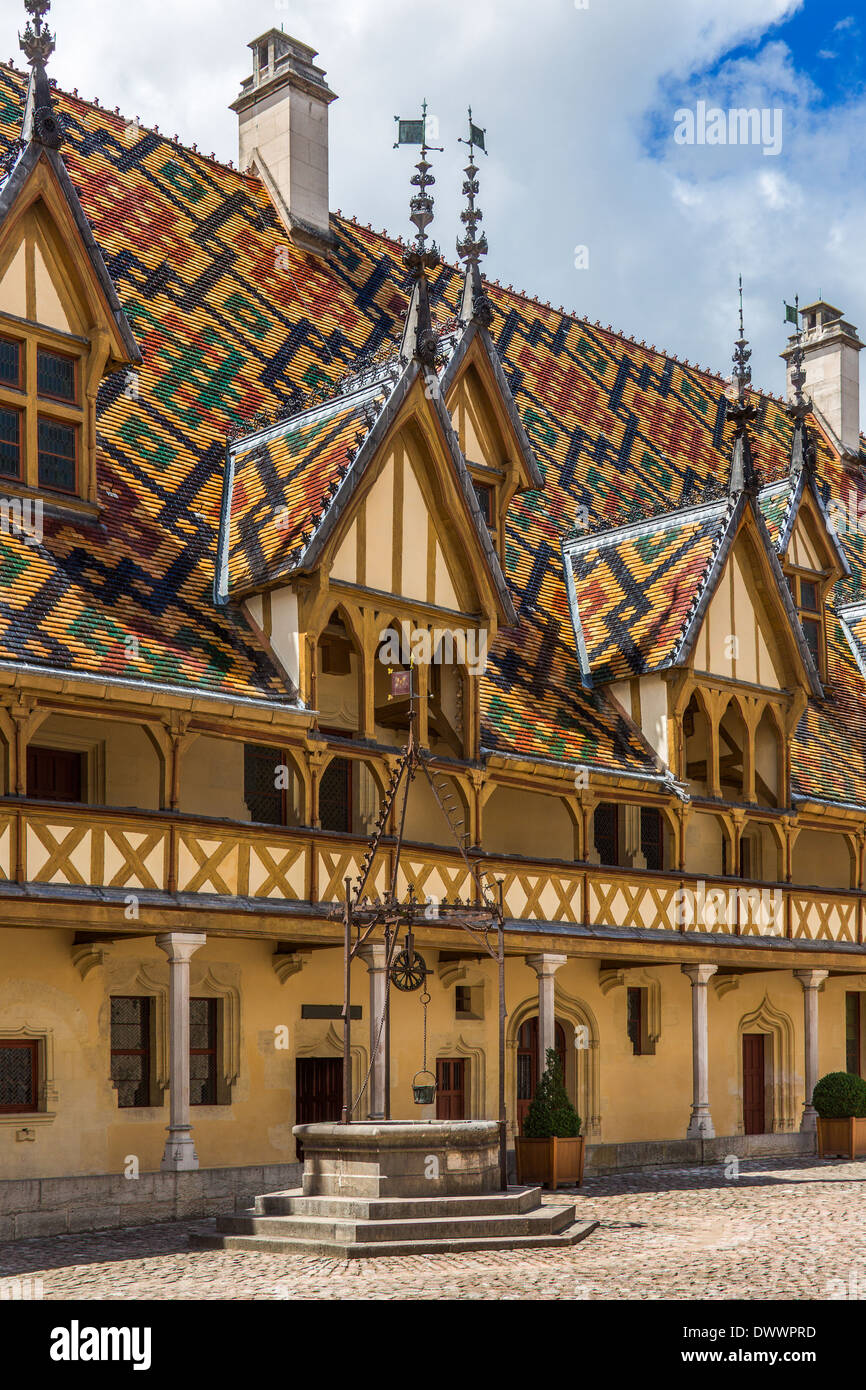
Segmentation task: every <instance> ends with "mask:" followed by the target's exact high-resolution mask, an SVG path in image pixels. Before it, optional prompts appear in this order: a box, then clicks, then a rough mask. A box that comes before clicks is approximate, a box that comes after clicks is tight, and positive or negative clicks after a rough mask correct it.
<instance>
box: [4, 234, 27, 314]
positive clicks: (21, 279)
mask: <svg viewBox="0 0 866 1390" xmlns="http://www.w3.org/2000/svg"><path fill="white" fill-rule="evenodd" d="M26 267H27V250H26V247H25V245H24V243H23V242H22V243H21V245H20V246H19V247H18V249H17V251H16V252H15V253H14V255H13V257H12V261H11V263H10V265H9V266H8V268H7V270H6V273H5V275H3V277H2V279H0V313H3V314H14V315H15V317H16V318H19V319H24V318H26V317H27V268H26Z"/></svg>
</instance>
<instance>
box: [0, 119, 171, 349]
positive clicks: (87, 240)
mask: <svg viewBox="0 0 866 1390" xmlns="http://www.w3.org/2000/svg"><path fill="white" fill-rule="evenodd" d="M43 155H44V156H45V158H46V159H47V161H48V163H49V164H50V166H51V168H52V170H53V172H54V175H55V177H56V179H57V181H58V183H59V184H60V187H61V190H62V192H63V195H64V197H65V199H66V202H67V205H68V207H69V211H70V212H71V214H72V217H73V220H74V222H75V225H76V227H77V229H78V234H79V236H80V237H81V240H82V243H83V245H84V249H85V251H86V252H87V256H88V259H89V261H90V263H91V265H92V267H93V270H94V273H95V275H96V278H97V279H98V281H99V284H100V286H101V288H102V292H103V294H104V295H105V298H106V300H107V301H108V307H109V309H110V311H111V314H112V317H113V319H114V322H115V325H116V327H117V331H118V333H119V334H120V336H121V338H122V340H123V343H124V346H125V347H126V350H127V352H128V353H129V356H130V360H131V361H132V362H133V363H134V364H135V365H136V366H141V364H142V362H143V360H144V359H143V357H142V354H141V348H140V347H139V345H138V342H137V340H136V338H135V335H134V333H133V331H132V329H131V328H130V326H129V322H128V320H127V317H126V314H125V313H124V311H123V306H122V305H121V303H120V300H119V299H118V297H117V290H116V289H115V286H114V281H113V280H112V278H111V276H110V275H109V273H108V267H107V265H106V264H105V261H104V259H103V256H102V252H101V251H100V249H99V247H98V246H97V244H96V240H95V238H94V235H93V229H92V227H91V226H90V223H89V222H88V220H87V218H86V217H85V215H84V209H83V208H82V206H81V202H80V201H79V197H78V194H77V193H76V191H75V185H74V184H73V182H72V180H71V178H70V177H69V170H68V169H67V168H66V164H65V163H64V161H63V157H62V155H61V154H60V153H59V152H58V151H57V150H52V149H48V148H47V147H46V146H44V145H38V144H36V143H34V142H33V141H31V142H30V144H29V145H28V146H27V148H26V149H25V151H24V153H23V154H22V155H21V158H20V159H19V160H18V162H17V163H16V165H15V167H14V169H13V170H12V173H11V174H10V175H9V178H8V179H7V180H6V182H5V184H4V185H3V189H2V192H0V223H2V222H3V221H4V220H5V218H6V216H7V215H8V213H9V212H10V211H11V209H12V207H13V206H14V204H15V201H16V199H17V198H18V195H19V193H20V192H21V189H22V188H23V186H24V184H25V183H26V181H27V179H28V178H29V176H30V174H31V173H32V172H33V170H34V169H35V168H36V166H37V164H38V163H39V160H40V158H42V156H43Z"/></svg>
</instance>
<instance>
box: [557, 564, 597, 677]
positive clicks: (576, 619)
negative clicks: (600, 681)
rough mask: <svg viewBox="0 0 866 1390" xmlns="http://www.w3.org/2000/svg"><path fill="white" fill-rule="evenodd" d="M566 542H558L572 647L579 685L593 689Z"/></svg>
mask: <svg viewBox="0 0 866 1390" xmlns="http://www.w3.org/2000/svg"><path fill="white" fill-rule="evenodd" d="M566 547H567V541H566V540H565V539H564V538H563V540H562V541H561V542H560V551H561V553H562V572H563V574H564V575H565V592H566V597H567V598H568V613H569V617H570V618H571V627H572V631H573V632H574V645H575V647H576V649H577V660H578V663H579V665H580V680H581V684H582V685H583V686H584V687H585V689H587V690H591V689H592V688H593V680H592V668H591V666H590V663H589V653H588V652H587V649H586V637H585V635H584V631H583V623H582V622H581V620H580V604H579V602H578V598H577V585H576V584H575V582H574V569H573V567H572V564H571V556H572V554H573V552H572V551H569V550H567V548H566Z"/></svg>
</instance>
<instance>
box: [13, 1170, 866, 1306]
mask: <svg viewBox="0 0 866 1390" xmlns="http://www.w3.org/2000/svg"><path fill="white" fill-rule="evenodd" d="M732 1168H733V1163H731V1164H730V1165H729V1167H728V1169H727V1174H728V1175H726V1169H725V1168H723V1167H719V1166H713V1167H705V1168H698V1167H694V1168H655V1169H648V1170H643V1171H641V1172H633V1173H618V1174H617V1175H616V1176H604V1177H595V1178H588V1179H587V1180H586V1182H585V1184H584V1186H583V1188H582V1189H580V1190H578V1191H575V1192H573V1193H568V1194H567V1195H568V1200H572V1199H573V1200H575V1201H576V1203H577V1214H578V1217H579V1219H581V1220H595V1221H598V1222H599V1226H598V1227H597V1229H596V1230H595V1231H593V1233H592V1234H591V1235H590V1236H589V1237H588V1238H587V1239H586V1240H584V1241H583V1242H581V1243H580V1244H579V1245H576V1246H574V1247H572V1248H571V1249H566V1250H562V1249H561V1250H534V1251H497V1252H491V1253H488V1252H474V1253H471V1254H455V1255H423V1256H415V1257H412V1256H410V1257H402V1258H396V1257H387V1258H380V1259H375V1260H352V1261H342V1260H340V1261H336V1260H333V1259H327V1258H320V1257H315V1256H308V1255H270V1254H253V1253H248V1252H239V1251H215V1250H214V1251H207V1250H206V1251H191V1250H190V1249H189V1248H188V1245H187V1237H188V1235H189V1232H190V1231H192V1230H196V1229H200V1228H202V1226H203V1225H204V1226H205V1228H206V1224H207V1223H201V1222H177V1223H171V1224H164V1225H155V1226H146V1227H143V1226H139V1227H135V1228H134V1229H126V1230H114V1231H103V1232H94V1233H85V1234H81V1235H75V1236H71V1235H70V1236H57V1237H54V1238H51V1239H40V1240H23V1241H15V1242H9V1243H7V1244H3V1245H0V1283H2V1280H3V1279H9V1278H15V1277H18V1278H22V1279H24V1278H29V1279H33V1278H41V1279H42V1280H43V1296H44V1298H45V1299H58V1300H60V1299H251V1300H262V1301H267V1300H270V1301H277V1300H282V1299H400V1300H405V1299H467V1298H469V1299H590V1300H591V1299H642V1300H643V1299H687V1298H700V1299H757V1300H762V1299H774V1298H778V1299H809V1300H812V1299H818V1300H825V1299H832V1298H837V1299H838V1298H840V1297H846V1298H850V1297H853V1298H866V1222H864V1220H863V1203H864V1199H866V1162H856V1163H851V1162H842V1161H838V1160H833V1161H830V1160H827V1161H821V1160H819V1159H815V1158H805V1159H790V1158H785V1159H775V1160H770V1159H762V1160H750V1161H741V1162H740V1164H739V1169H738V1172H739V1176H737V1177H734V1176H732V1175H731V1170H732ZM564 1197H566V1189H564V1188H561V1189H560V1192H559V1194H558V1200H560V1201H561V1200H562V1199H563V1198H564ZM546 1200H550V1199H549V1198H546Z"/></svg>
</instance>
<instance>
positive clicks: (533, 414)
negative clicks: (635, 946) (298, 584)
mask: <svg viewBox="0 0 866 1390" xmlns="http://www.w3.org/2000/svg"><path fill="white" fill-rule="evenodd" d="M23 90H24V79H23V77H22V75H21V74H20V73H18V72H13V71H11V70H10V69H8V68H5V67H0V146H2V145H3V144H4V143H6V144H8V143H9V142H11V141H12V140H13V139H14V138H15V137H16V135H17V127H18V122H19V119H20V113H21V108H22V101H23ZM59 104H60V106H61V109H62V112H63V115H64V117H65V120H66V126H67V139H66V143H65V145H64V151H63V152H64V157H65V159H66V162H67V166H68V168H69V171H70V174H71V177H72V180H73V182H74V183H75V185H76V186H77V187H78V188H79V190H80V196H81V200H82V204H83V207H84V209H85V212H86V213H87V216H88V218H89V219H90V222H91V224H92V226H93V230H94V235H95V238H96V241H97V243H98V245H99V247H100V248H101V250H102V252H103V254H104V256H105V259H106V263H107V265H108V268H109V271H110V273H111V275H112V278H113V280H114V283H115V285H116V286H117V290H118V295H119V298H120V302H121V304H122V306H123V308H124V310H125V312H126V315H127V317H128V319H129V321H130V323H131V324H132V327H133V329H134V331H135V334H136V336H137V338H138V341H139V343H140V344H141V346H142V351H143V355H144V363H143V366H142V368H141V373H140V381H139V389H138V398H137V399H131V398H130V395H129V393H127V394H125V393H124V382H123V380H122V379H121V378H119V377H117V378H111V379H109V380H108V381H107V382H106V383H105V385H104V387H103V390H102V392H101V396H100V429H101V442H100V444H101V447H100V461H99V467H100V482H101V487H102V493H103V499H104V500H105V502H106V508H105V512H104V515H103V518H102V522H101V527H99V528H97V527H94V526H87V525H84V524H78V523H73V522H70V521H64V522H62V523H57V524H56V525H55V524H54V523H49V524H48V526H47V528H46V536H45V543H44V545H43V546H42V547H40V548H39V549H38V554H37V553H36V551H34V553H32V554H31V553H30V551H29V550H25V549H24V548H23V546H22V545H21V544H18V543H17V542H16V543H15V544H11V543H10V541H9V539H8V538H7V537H0V566H2V568H0V578H2V576H3V575H5V576H6V591H5V595H4V607H3V610H2V611H3V614H4V616H5V618H6V624H5V625H4V629H3V631H2V633H0V658H3V657H5V658H6V659H12V660H19V661H20V660H29V661H34V662H36V663H39V664H46V665H58V664H61V665H64V666H66V667H70V666H72V667H74V668H76V669H81V670H87V671H92V672H95V673H100V672H102V671H104V670H106V669H111V670H115V671H120V672H127V671H128V672H129V674H131V675H132V676H134V677H135V678H138V679H150V680H154V681H161V680H168V679H170V680H171V681H172V682H180V683H182V684H183V683H187V684H201V683H202V682H206V683H207V684H208V685H209V686H210V687H211V688H213V689H215V690H217V689H219V690H222V691H224V692H231V691H244V692H246V693H253V694H258V695H261V696H266V697H268V698H272V697H274V696H276V695H277V694H278V692H280V691H282V695H283V698H287V693H286V691H285V686H284V684H282V678H281V677H280V676H279V675H278V674H277V673H276V672H275V671H274V670H273V669H272V667H271V666H270V663H269V661H268V659H267V657H266V655H265V654H264V653H262V652H261V651H260V650H259V649H258V647H257V645H256V642H255V639H254V637H253V635H252V633H251V632H250V631H249V630H248V629H247V627H246V625H245V624H244V622H243V620H242V617H241V616H240V614H239V613H238V612H236V611H234V610H232V609H231V607H228V608H223V609H220V608H217V607H215V606H214V603H213V583H214V573H215V567H216V548H217V536H218V530H219V518H220V505H221V496H222V481H223V472H224V459H225V441H226V435H227V432H228V431H229V430H230V429H231V428H232V426H233V425H235V424H236V423H237V422H238V421H248V420H250V419H251V418H252V417H253V416H254V415H255V414H256V413H257V412H258V411H262V410H264V411H268V412H272V411H274V410H276V409H278V408H280V407H283V406H285V405H286V402H287V401H288V400H290V399H291V398H293V397H294V396H295V395H296V393H298V392H306V391H309V390H313V389H317V388H321V387H325V388H333V387H334V386H335V385H336V383H337V382H339V381H340V380H341V379H342V378H343V377H344V376H345V374H346V373H347V372H348V371H351V370H353V369H354V368H355V366H356V364H357V362H358V358H359V356H360V355H362V354H365V353H372V354H375V353H377V352H379V351H380V350H381V349H382V348H383V346H384V345H387V344H388V343H389V342H390V343H394V342H395V340H396V339H397V338H398V337H399V333H400V330H401V327H402V316H403V314H404V311H405V307H406V302H407V280H406V271H405V268H404V267H403V265H402V262H401V246H400V244H398V243H397V242H395V241H394V240H393V239H391V238H389V237H388V236H386V235H385V234H384V233H381V232H376V231H374V230H372V229H370V228H366V229H365V228H363V227H361V226H359V225H358V224H357V223H355V222H352V221H348V220H346V219H345V218H343V217H341V216H339V215H337V216H334V217H333V218H332V231H333V234H334V236H335V240H336V246H335V252H334V255H333V257H332V259H331V260H330V262H327V263H326V262H323V261H319V260H316V259H313V258H312V257H310V256H308V255H306V254H304V253H303V252H301V251H299V250H298V249H297V248H295V247H294V246H292V245H290V244H288V239H287V237H286V233H285V231H284V229H283V227H282V226H281V224H280V223H279V221H278V219H277V216H276V214H275V212H274V209H273V207H272V205H271V203H270V200H269V198H268V196H267V194H266V192H265V190H264V189H263V187H262V185H261V184H260V183H259V181H258V180H257V179H254V178H251V177H247V176H245V175H242V174H240V173H238V172H237V171H235V170H232V169H230V168H226V167H224V166H222V165H219V164H217V163H216V162H214V161H212V160H210V159H208V158H206V157H205V156H204V155H201V154H198V153H196V152H194V151H191V150H189V149H186V148H184V147H183V146H181V145H180V144H178V143H175V142H174V141H172V140H170V139H167V138H165V137H164V136H161V135H159V134H157V133H156V132H155V131H151V130H148V129H146V128H143V127H136V126H135V125H133V124H130V123H129V122H128V121H127V120H126V119H125V118H124V117H122V116H120V115H118V114H112V113H110V112H106V111H104V110H102V109H100V108H97V107H95V106H92V105H88V104H87V103H85V102H82V101H80V100H78V99H77V98H75V97H72V96H63V97H62V98H59ZM460 285H461V281H460V277H459V275H458V273H457V271H456V270H455V268H454V267H452V266H449V265H447V264H445V265H443V266H442V267H441V268H440V269H439V271H438V272H437V273H436V274H435V276H434V277H433V279H432V282H431V300H432V303H433V306H434V312H435V313H436V315H437V317H438V318H439V319H440V320H442V321H446V320H448V319H450V318H452V317H453V315H454V314H455V312H456V308H457V303H458V295H459V291H460ZM489 294H490V299H491V301H492V304H493V308H494V322H493V325H492V328H491V335H492V337H493V339H494V341H495V342H496V344H497V347H498V351H499V354H500V356H501V359H502V363H503V368H504V371H505V374H506V377H507V379H508V382H509V385H510V387H511V390H512V392H513V395H514V398H515V400H516V403H517V406H518V409H519V412H520V416H521V418H522V421H523V424H524V426H525V429H526V431H527V434H528V436H529V439H530V441H531V444H532V446H533V448H534V450H535V453H536V456H537V458H538V460H539V463H540V465H541V469H542V472H543V474H544V488H543V489H539V490H535V491H529V492H525V493H523V494H522V495H520V496H518V497H517V498H516V499H515V501H514V503H513V505H512V507H511V510H510V515H509V518H508V522H507V527H506V536H505V547H504V562H505V571H506V575H507V578H508V581H509V584H510V586H511V589H512V593H513V596H514V601H515V606H516V608H517V609H518V613H519V618H520V623H519V626H518V627H517V628H516V629H514V630H513V631H511V632H505V633H502V634H501V637H500V640H498V641H497V644H496V647H495V649H494V651H493V653H492V656H491V661H490V667H489V670H488V674H487V677H486V679H485V682H484V685H483V689H482V713H483V719H484V744H485V746H486V747H489V748H494V749H499V750H502V751H510V752H520V753H522V754H524V755H526V756H529V757H537V758H552V759H562V760H566V761H569V762H570V761H583V762H588V763H592V764H596V765H605V766H608V767H611V768H613V769H622V770H633V771H634V770H645V771H649V770H651V769H652V768H653V766H654V764H653V762H652V759H651V756H650V753H649V750H648V749H647V748H646V746H645V745H644V744H643V742H642V740H641V739H640V737H639V736H638V734H637V733H636V732H635V731H634V730H633V728H632V726H631V725H630V724H629V723H628V722H627V721H625V720H623V719H622V718H621V717H620V716H619V715H618V713H617V711H616V709H615V707H614V706H613V705H612V704H611V703H610V702H609V701H608V700H607V699H606V698H605V697H604V695H603V693H601V694H600V693H598V692H592V691H587V690H585V689H584V688H583V686H582V683H581V671H580V665H579V661H578V653H577V647H576V639H575V634H574V629H573V627H572V622H571V615H570V610H569V603H568V594H567V589H566V583H565V575H564V570H563V559H562V541H563V539H564V538H565V537H567V536H568V535H570V534H571V533H572V531H573V528H574V525H575V520H576V518H577V515H578V513H579V512H580V509H581V508H583V509H585V511H586V515H587V516H588V518H589V522H590V525H591V526H592V527H595V526H596V525H607V526H610V525H612V524H614V523H616V522H620V523H621V522H624V521H626V520H629V519H633V513H634V512H635V509H638V510H641V509H648V510H650V511H659V510H661V509H663V508H664V507H668V508H670V507H673V506H676V505H677V504H678V502H679V501H680V499H682V498H683V497H684V496H686V497H689V496H691V495H693V494H694V492H695V490H696V489H697V490H700V489H701V488H702V487H703V486H704V484H705V483H706V482H707V481H708V480H710V479H718V478H719V477H722V478H724V477H726V476H727V470H728V456H729V444H728V440H727V437H726V426H725V405H726V402H725V397H724V389H725V383H724V381H723V380H722V378H720V377H719V376H716V375H714V374H712V373H710V372H707V371H703V370H701V369H698V368H695V367H692V366H689V364H687V363H681V362H679V361H677V360H676V359H674V358H672V357H670V356H667V355H666V354H665V353H664V352H662V351H658V350H656V349H655V348H654V347H649V346H646V345H644V344H638V343H636V342H634V341H632V340H630V339H627V338H624V337H622V336H620V335H618V334H617V333H615V332H614V331H613V330H612V329H610V328H608V329H605V328H602V327H601V326H600V325H598V324H596V325H593V324H590V323H588V322H585V321H583V320H581V319H579V318H577V317H575V316H573V315H570V314H568V313H566V312H564V311H562V310H556V309H554V308H552V307H550V306H545V305H541V304H538V303H537V302H535V301H533V300H531V299H529V298H527V297H526V296H524V295H522V294H520V293H519V292H517V291H515V290H513V289H512V288H511V287H508V288H505V287H502V286H499V285H497V284H495V283H494V284H492V285H490V286H489ZM753 438H754V452H755V461H756V464H757V466H758V468H759V469H761V470H762V473H763V476H764V479H765V481H766V482H768V483H769V482H772V481H773V480H774V479H781V478H783V477H784V476H785V474H786V472H787V465H788V457H789V452H790V444H791V425H790V421H789V419H788V418H787V416H786V415H785V411H784V407H783V405H782V403H781V402H780V401H778V400H776V399H773V398H771V397H767V396H762V397H760V398H759V414H758V419H757V422H756V424H755V427H754V430H753ZM331 466H332V465H331V464H328V465H327V466H323V474H324V475H325V476H327V475H328V470H329V469H330V467H331ZM818 472H819V477H820V479H821V482H822V484H823V485H826V486H828V487H829V488H831V489H832V490H834V491H835V492H836V493H838V492H840V491H841V490H842V489H843V488H845V489H847V488H848V487H849V485H850V486H851V487H853V488H854V489H856V490H857V491H858V493H862V492H863V491H864V490H866V483H864V481H863V479H862V478H860V477H859V476H857V477H856V479H854V475H853V474H848V473H847V471H846V468H845V466H844V465H843V464H842V463H841V462H840V461H839V460H838V459H837V458H836V457H835V455H834V454H833V451H832V450H831V448H830V447H829V445H828V444H827V442H826V441H825V440H824V439H823V437H822V438H819V440H818ZM250 477H251V478H252V474H251V475H250ZM852 479H854V480H853V481H852ZM322 483H324V477H323V479H322ZM318 487H319V483H318V481H317V483H316V488H318ZM862 500H863V503H864V512H866V498H863V499H862ZM307 504H309V506H310V510H311V514H315V510H316V507H317V506H318V505H319V499H317V497H316V495H315V488H314V489H313V492H312V494H311V495H310V496H308V497H307V498H306V500H305V502H304V506H306V505H307ZM299 505H300V504H299ZM301 510H303V508H301ZM240 524H241V521H240V518H239V519H238V525H239V526H240ZM702 544H705V541H703V542H702ZM844 544H845V549H846V553H847V554H848V556H849V560H850V562H851V566H852V576H851V578H850V580H847V581H845V583H844V584H843V585H840V586H839V591H840V592H839V598H840V599H842V598H849V599H850V598H851V597H854V596H856V595H858V594H859V593H860V591H861V585H862V580H863V539H862V535H860V534H857V535H852V536H846V537H845V539H844ZM644 563H646V562H644ZM19 571H20V573H22V574H25V575H26V576H27V578H26V579H25V581H24V584H23V586H22V584H21V583H19V581H18V579H17V572H19ZM648 572H649V571H648ZM635 582H636V585H637V587H638V589H639V588H640V583H641V577H640V575H638V577H637V579H636V581H635ZM70 595H73V596H74V601H73V602H72V603H68V602H66V599H67V598H68V597H69V596H70ZM587 621H589V619H588V618H587ZM593 621H594V618H593ZM674 621H675V620H674V619H672V620H671V622H674ZM136 634H137V635H142V634H144V635H145V636H146V638H147V645H146V651H147V660H146V661H145V663H143V666H144V669H142V664H139V665H136V666H135V668H134V669H132V668H131V667H130V663H129V662H128V660H126V658H125V655H124V654H123V653H125V651H126V650H127V647H128V644H126V643H124V642H123V640H122V639H123V637H124V636H129V635H136ZM121 647H122V648H123V652H121ZM840 650H841V647H840ZM844 650H845V651H846V652H848V653H849V659H848V660H847V662H846V661H845V660H843V659H840V660H839V662H838V663H836V665H835V666H834V681H835V684H834V686H833V689H832V691H831V692H830V694H831V701H834V702H835V704H834V709H837V710H838V711H840V714H839V718H840V719H842V718H843V713H841V712H844V711H850V699H851V698H852V695H851V691H852V686H851V682H852V680H853V679H854V675H856V676H857V678H858V679H859V672H857V670H856V664H855V663H854V662H853V658H850V648H848V646H847V643H846V644H845V647H844ZM846 702H847V703H846ZM834 717H835V716H834ZM828 718H829V716H828V715H826V713H825V714H823V715H822V716H821V718H820V719H819V718H818V717H817V715H816V716H815V718H814V719H812V715H811V712H810V716H809V718H807V719H804V724H803V726H802V729H801V733H800V735H799V738H798V743H797V747H796V749H795V757H796V758H798V759H800V760H801V763H802V766H803V767H804V768H805V769H807V771H808V774H809V775H810V776H811V775H812V773H813V772H814V777H815V779H816V785H818V786H826V788H827V791H828V795H829V794H830V792H832V791H834V789H835V787H836V783H835V782H834V781H833V778H834V776H835V775H836V773H835V772H834V771H833V770H832V769H831V767H830V763H831V762H832V761H833V760H838V758H839V756H840V754H839V745H838V742H837V741H835V740H834V736H833V729H834V728H835V725H833V724H832V721H831V722H830V723H828V722H827V719H828ZM810 721H811V722H810ZM857 756H858V757H859V756H860V755H859V754H858V755H857ZM844 757H845V760H846V763H847V764H850V763H851V762H852V761H853V759H852V756H851V749H850V747H849V748H848V749H845V750H844ZM845 775H848V774H847V773H846V774H845ZM851 775H853V774H851Z"/></svg>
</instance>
